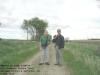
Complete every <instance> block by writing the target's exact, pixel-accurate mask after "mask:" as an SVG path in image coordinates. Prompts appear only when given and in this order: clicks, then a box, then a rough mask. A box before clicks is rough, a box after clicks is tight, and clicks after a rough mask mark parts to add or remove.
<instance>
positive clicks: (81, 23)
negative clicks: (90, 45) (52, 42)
mask: <svg viewBox="0 0 100 75" xmlns="http://www.w3.org/2000/svg"><path fill="white" fill-rule="evenodd" d="M35 16H37V17H39V18H41V19H44V20H47V21H48V22H49V26H50V27H49V28H48V30H49V31H50V33H51V34H53V35H54V34H55V33H56V29H57V28H62V29H63V30H62V33H63V35H64V36H65V37H70V38H71V39H79V38H81V39H83V38H88V37H93V36H96V37H97V38H100V36H97V35H100V34H99V33H100V31H99V30H98V29H99V28H100V9H99V8H98V7H97V2H96V0H0V21H1V22H3V24H5V26H4V27H6V29H7V28H10V29H11V28H12V29H16V28H17V29H20V26H21V25H22V22H23V20H24V19H30V18H33V17H35ZM57 26H58V27H57ZM68 26H69V27H68ZM91 32H93V34H91ZM65 33H66V34H65ZM87 33H88V34H87ZM0 34H1V33H0Z"/></svg>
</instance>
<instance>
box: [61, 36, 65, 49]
mask: <svg viewBox="0 0 100 75" xmlns="http://www.w3.org/2000/svg"><path fill="white" fill-rule="evenodd" d="M64 45H65V41H64V37H63V36H62V39H61V49H63V48H64Z"/></svg>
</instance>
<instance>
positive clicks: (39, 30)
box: [22, 17, 48, 40]
mask: <svg viewBox="0 0 100 75" xmlns="http://www.w3.org/2000/svg"><path fill="white" fill-rule="evenodd" d="M47 27H48V23H47V22H46V21H44V20H42V19H39V18H38V17H35V18H32V19H30V20H24V22H23V25H22V28H23V29H24V30H27V39H28V33H29V34H30V35H31V36H32V37H31V39H32V40H39V39H40V36H41V35H42V34H43V32H44V30H45V29H46V28H47Z"/></svg>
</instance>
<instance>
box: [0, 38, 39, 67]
mask: <svg viewBox="0 0 100 75" xmlns="http://www.w3.org/2000/svg"><path fill="white" fill-rule="evenodd" d="M38 51H39V47H38V43H37V42H31V41H3V40H2V41H0V65H5V64H17V65H18V64H21V63H22V62H24V61H25V60H27V59H28V58H30V57H31V56H33V55H34V54H36V53H37V52H38Z"/></svg>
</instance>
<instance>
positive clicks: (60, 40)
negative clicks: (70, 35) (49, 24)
mask: <svg viewBox="0 0 100 75" xmlns="http://www.w3.org/2000/svg"><path fill="white" fill-rule="evenodd" d="M57 33H58V35H57V36H56V37H55V38H53V42H54V43H55V48H56V61H57V64H56V65H62V53H61V52H62V49H63V48H64V37H63V36H62V35H61V29H57Z"/></svg>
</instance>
